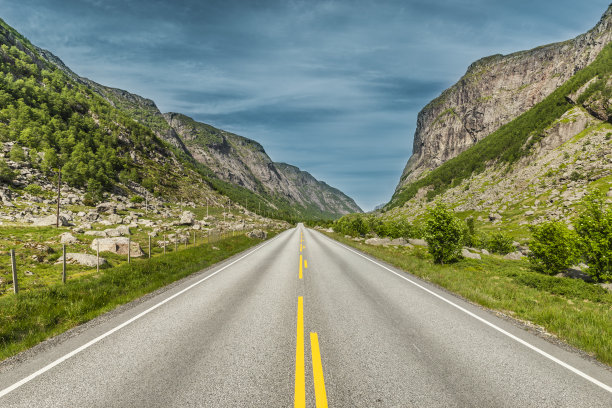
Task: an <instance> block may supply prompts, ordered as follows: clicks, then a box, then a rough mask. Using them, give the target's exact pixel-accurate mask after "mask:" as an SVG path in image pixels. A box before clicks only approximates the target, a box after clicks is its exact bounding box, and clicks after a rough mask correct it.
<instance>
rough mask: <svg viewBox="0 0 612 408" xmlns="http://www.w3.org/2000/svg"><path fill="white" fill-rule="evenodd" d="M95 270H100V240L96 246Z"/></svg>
mask: <svg viewBox="0 0 612 408" xmlns="http://www.w3.org/2000/svg"><path fill="white" fill-rule="evenodd" d="M96 272H100V241H98V248H97V249H96Z"/></svg>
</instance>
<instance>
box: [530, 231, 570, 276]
mask: <svg viewBox="0 0 612 408" xmlns="http://www.w3.org/2000/svg"><path fill="white" fill-rule="evenodd" d="M530 229H531V233H532V235H533V239H532V240H531V241H530V242H529V249H530V250H531V254H530V256H529V261H530V262H531V264H532V265H533V267H534V269H536V270H538V271H540V272H544V273H547V274H549V275H552V274H555V273H557V272H560V271H563V270H565V269H567V268H569V267H570V266H572V265H573V264H574V263H575V262H576V260H577V237H576V234H575V233H574V232H573V231H570V230H569V229H568V228H567V225H565V223H563V222H545V223H542V224H540V225H535V226H531V227H530Z"/></svg>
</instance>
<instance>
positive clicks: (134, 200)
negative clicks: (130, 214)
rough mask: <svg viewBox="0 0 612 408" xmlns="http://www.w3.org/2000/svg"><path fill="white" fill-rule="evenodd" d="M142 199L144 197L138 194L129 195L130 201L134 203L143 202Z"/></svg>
mask: <svg viewBox="0 0 612 408" xmlns="http://www.w3.org/2000/svg"><path fill="white" fill-rule="evenodd" d="M144 200H145V199H144V198H143V197H142V196H139V195H136V196H132V197H130V202H132V203H136V204H140V203H142V202H144Z"/></svg>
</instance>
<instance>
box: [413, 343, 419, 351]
mask: <svg viewBox="0 0 612 408" xmlns="http://www.w3.org/2000/svg"><path fill="white" fill-rule="evenodd" d="M412 347H414V348H415V349H417V351H418V352H419V353H420V352H421V349H420V348H418V347H417V345H416V344H414V343H412Z"/></svg>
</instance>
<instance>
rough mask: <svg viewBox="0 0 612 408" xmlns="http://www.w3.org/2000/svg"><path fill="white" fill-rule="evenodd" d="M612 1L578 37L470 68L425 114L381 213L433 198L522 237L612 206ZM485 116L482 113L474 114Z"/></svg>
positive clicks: (414, 213)
mask: <svg viewBox="0 0 612 408" xmlns="http://www.w3.org/2000/svg"><path fill="white" fill-rule="evenodd" d="M611 41H612V6H610V7H609V8H608V10H607V11H606V12H605V14H604V15H603V17H602V19H601V20H600V22H599V23H598V24H597V25H596V26H595V28H593V29H592V30H590V31H589V32H588V33H586V34H583V35H580V36H578V37H577V38H575V39H573V40H570V41H566V42H564V43H557V44H552V45H547V46H544V47H539V48H536V49H534V50H530V51H523V52H519V53H515V54H511V55H509V56H494V57H489V58H487V59H485V60H481V61H478V62H476V63H474V64H472V65H471V66H470V68H469V69H468V74H466V75H465V76H464V77H463V78H462V79H461V80H460V81H459V82H458V83H457V84H455V85H453V86H452V87H451V88H449V89H448V90H446V91H444V92H443V93H442V95H441V96H440V97H439V98H437V99H435V100H434V101H432V102H431V103H429V104H428V105H427V106H426V107H425V108H424V109H423V110H422V111H421V113H420V114H419V124H418V128H417V133H416V135H415V153H414V154H413V156H412V157H411V158H410V160H409V161H408V164H407V166H406V170H405V171H404V174H403V176H402V179H401V181H400V184H399V185H398V187H397V189H396V192H395V194H394V195H393V197H392V199H391V201H390V203H388V204H387V206H386V207H385V208H384V212H383V215H382V216H383V217H391V218H394V217H397V216H399V215H402V216H405V217H407V218H409V219H416V218H418V217H419V216H420V215H421V214H423V212H424V211H425V208H426V207H428V206H430V205H431V203H430V202H431V201H432V200H436V201H441V202H444V203H446V204H448V205H449V206H451V207H452V208H453V209H454V210H455V211H456V212H458V213H460V214H461V215H463V216H473V217H474V218H475V219H477V220H478V223H479V226H481V227H485V228H493V229H497V228H499V227H501V226H503V227H504V230H505V231H510V232H511V233H513V234H514V236H515V237H519V236H525V237H527V236H528V228H527V227H528V226H529V225H533V224H538V223H541V222H543V221H545V220H562V221H565V222H567V223H568V224H569V223H570V221H571V219H572V218H573V217H574V216H575V214H576V213H577V211H578V210H579V206H580V200H581V199H582V198H583V197H584V196H585V195H586V194H588V193H590V192H593V191H600V192H601V193H603V194H604V196H605V195H607V196H608V204H610V203H612V42H611ZM474 112H480V113H481V114H474Z"/></svg>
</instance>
